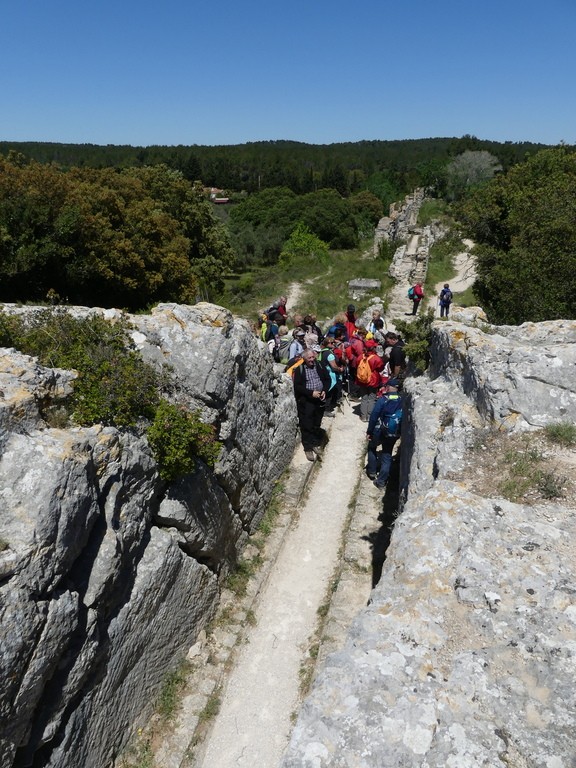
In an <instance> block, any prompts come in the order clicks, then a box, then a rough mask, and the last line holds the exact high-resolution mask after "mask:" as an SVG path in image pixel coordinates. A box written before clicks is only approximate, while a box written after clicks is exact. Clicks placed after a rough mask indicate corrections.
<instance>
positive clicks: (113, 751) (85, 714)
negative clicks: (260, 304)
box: [0, 304, 296, 768]
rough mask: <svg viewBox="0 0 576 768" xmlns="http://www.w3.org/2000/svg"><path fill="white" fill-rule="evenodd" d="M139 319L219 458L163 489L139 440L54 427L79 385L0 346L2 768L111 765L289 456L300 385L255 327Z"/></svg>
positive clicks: (196, 312) (126, 434)
mask: <svg viewBox="0 0 576 768" xmlns="http://www.w3.org/2000/svg"><path fill="white" fill-rule="evenodd" d="M12 309H13V311H14V312H18V313H20V314H22V313H23V312H27V311H32V310H31V309H30V308H12ZM7 311H10V308H7ZM70 311H72V312H74V313H75V314H77V315H78V316H83V315H86V314H89V313H91V312H100V313H102V314H104V315H105V316H108V317H110V318H114V317H115V316H116V315H118V314H119V313H117V312H116V311H111V310H106V311H104V310H89V309H86V308H72V309H71V310H70ZM131 320H132V322H133V323H134V325H135V330H134V334H133V337H134V341H135V343H136V345H137V346H138V347H139V348H140V349H141V351H142V354H143V355H144V357H145V358H146V359H147V360H149V361H150V362H152V363H154V364H157V365H162V364H165V363H167V364H169V365H170V367H171V370H172V375H173V394H172V397H173V399H174V400H175V401H176V402H179V403H182V404H184V405H187V406H190V407H192V408H199V409H200V410H201V412H202V417H203V418H204V420H205V421H207V422H210V423H212V424H214V425H215V426H216V428H217V432H218V437H219V439H220V440H221V441H222V451H221V455H220V459H219V461H218V463H217V465H216V467H215V469H214V470H210V469H208V468H207V467H205V466H204V465H203V464H202V463H201V462H198V464H197V467H196V470H195V471H194V473H192V474H191V475H189V476H187V477H185V478H182V479H180V480H179V481H177V482H175V483H173V484H169V485H167V484H166V483H165V482H163V481H162V480H161V479H160V477H159V475H158V471H157V466H156V464H155V462H154V460H153V457H152V455H151V452H150V449H149V446H148V443H147V440H146V437H145V434H144V433H143V432H142V431H138V430H122V431H120V430H117V429H114V428H110V427H107V428H103V427H99V426H94V427H90V428H70V429H55V428H50V427H49V426H48V424H47V422H46V420H45V418H46V412H47V410H49V409H50V407H51V406H54V405H58V404H59V403H61V402H62V401H63V400H65V398H66V397H67V396H68V395H69V394H70V392H71V388H72V386H73V381H74V378H75V376H76V374H75V372H68V371H57V370H52V369H47V368H44V367H42V366H40V365H39V364H38V363H37V361H35V360H34V359H32V358H29V357H27V356H25V355H20V354H19V353H17V352H15V351H14V350H5V349H4V350H0V385H1V388H2V393H3V396H2V397H1V398H0V451H1V452H0V505H1V511H0V536H1V542H2V548H1V551H0V681H1V683H0V718H1V721H2V731H1V735H0V764H1V765H2V766H3V767H4V766H6V768H8V767H9V766H25V765H32V764H34V765H35V766H53V767H54V768H68V767H69V768H78V766H83V768H102V767H103V766H105V765H109V764H110V763H111V761H112V759H113V758H114V757H115V756H116V755H117V754H118V751H119V749H120V748H121V747H122V745H123V744H124V743H125V742H126V740H127V739H128V738H129V736H130V734H131V732H132V730H133V728H134V725H135V723H137V722H138V721H139V719H140V720H142V719H144V718H145V717H146V716H147V715H149V714H150V711H151V708H152V706H153V704H154V700H155V697H156V695H157V693H158V691H159V688H160V686H161V684H162V682H163V680H164V678H165V676H166V674H167V672H168V671H170V670H171V669H173V668H174V666H175V665H176V664H177V662H178V661H179V659H180V658H181V655H182V654H183V653H184V652H185V651H186V650H187V649H188V648H189V647H190V645H192V643H193V642H194V640H195V638H196V636H197V635H198V632H199V631H200V630H201V628H202V627H203V626H204V625H205V623H206V622H207V620H208V619H209V618H210V617H211V615H212V614H213V612H214V610H215V607H216V604H217V600H218V596H219V582H220V581H221V579H222V577H223V576H224V575H225V574H226V573H227V572H228V570H229V567H230V565H231V563H233V562H234V561H235V560H236V558H237V556H238V553H239V551H240V549H241V547H242V545H243V543H244V541H245V539H246V537H247V535H248V533H249V532H251V531H253V530H254V529H255V528H256V526H257V525H258V522H259V521H260V519H261V518H262V516H263V514H264V512H265V510H266V507H267V504H268V502H269V499H270V496H271V493H272V490H273V487H274V484H275V481H276V480H277V478H278V477H279V475H280V473H281V471H282V468H283V467H284V466H285V464H286V462H287V461H288V460H289V457H290V456H291V454H292V451H293V448H294V441H295V435H296V419H295V406H294V399H293V396H292V391H291V386H290V382H289V380H288V379H287V377H285V376H282V375H280V374H278V373H277V372H275V371H274V368H273V365H272V362H271V359H270V356H269V354H268V353H267V351H266V350H265V349H264V346H263V344H262V343H261V342H259V341H258V340H257V339H256V338H255V337H254V336H253V334H252V333H251V332H250V329H249V328H248V326H247V324H246V323H244V322H242V321H238V320H235V319H234V318H233V317H232V315H231V314H230V313H229V312H227V311H226V310H223V309H222V308H220V307H216V306H214V305H210V304H198V305H196V306H194V307H188V306H186V307H185V306H179V305H161V306H159V307H157V308H156V309H155V310H154V312H153V314H152V315H150V316H144V315H139V316H135V317H132V318H131Z"/></svg>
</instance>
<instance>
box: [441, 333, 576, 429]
mask: <svg viewBox="0 0 576 768" xmlns="http://www.w3.org/2000/svg"><path fill="white" fill-rule="evenodd" d="M488 330H489V332H488V333H486V332H484V331H482V330H481V329H479V328H475V327H470V326H467V325H463V324H461V323H456V322H454V321H452V320H450V321H448V322H442V323H440V322H439V323H438V324H436V325H435V328H434V334H433V337H432V348H431V355H432V359H431V366H430V373H431V376H432V377H436V376H440V377H443V378H445V379H446V380H447V381H450V382H453V383H454V384H455V385H456V386H457V387H458V388H459V389H461V390H462V391H463V392H464V393H465V394H466V395H467V396H468V397H470V399H471V400H472V401H473V402H474V404H475V405H476V407H477V408H478V411H479V412H480V414H481V415H482V416H483V417H484V418H485V419H486V420H488V421H490V422H494V423H496V424H498V425H500V426H502V427H503V428H505V429H507V430H521V429H530V428H537V427H542V426H544V425H546V424H549V423H551V422H555V421H566V420H567V421H572V422H574V421H576V321H554V322H548V323H525V324H524V325H521V326H518V327H514V328H512V327H510V326H503V327H500V326H491V327H490V329H488Z"/></svg>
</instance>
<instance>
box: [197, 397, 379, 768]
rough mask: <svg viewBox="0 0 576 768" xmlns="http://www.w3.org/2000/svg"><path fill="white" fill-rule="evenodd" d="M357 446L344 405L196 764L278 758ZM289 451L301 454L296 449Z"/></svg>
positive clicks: (342, 518) (227, 767)
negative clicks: (345, 469) (344, 469)
mask: <svg viewBox="0 0 576 768" xmlns="http://www.w3.org/2000/svg"><path fill="white" fill-rule="evenodd" d="M364 447H365V425H364V424H362V422H361V421H360V419H359V418H358V416H357V415H356V414H355V413H354V412H353V411H352V408H351V407H350V405H346V406H345V407H344V410H343V412H342V413H340V414H338V415H337V416H336V418H335V419H334V424H333V426H332V430H331V439H330V443H329V445H328V447H327V448H326V452H325V457H324V460H323V462H322V463H321V464H319V465H318V466H317V467H316V474H315V477H314V480H313V482H312V485H311V487H310V490H309V494H308V498H307V500H306V502H305V503H304V504H303V505H302V507H301V509H300V510H299V514H297V516H296V519H295V522H294V523H293V526H292V528H291V530H290V531H289V532H288V534H287V535H286V537H285V540H284V543H283V546H282V549H281V551H280V553H279V555H278V558H277V560H276V563H275V565H274V569H273V571H272V572H271V574H270V576H269V579H268V583H267V584H266V586H265V588H264V590H263V592H262V593H261V595H260V598H259V600H258V603H257V605H256V607H255V610H254V613H255V625H254V626H253V627H252V628H251V630H250V631H249V633H248V636H247V642H246V645H244V646H243V647H242V648H241V650H240V651H239V654H238V657H237V660H236V663H235V665H234V669H233V670H232V672H231V673H230V676H229V678H228V681H227V683H226V688H225V691H224V695H223V702H222V707H221V710H220V712H219V714H218V716H217V718H216V720H215V722H214V725H213V728H212V730H211V733H210V735H209V737H208V739H207V741H206V743H205V744H204V746H203V748H202V749H201V752H202V754H198V755H197V757H196V761H195V763H194V765H195V766H198V768H200V767H202V768H214V766H218V768H233V767H234V768H242V767H243V766H244V767H245V768H254V766H262V768H264V766H266V768H274V766H277V765H278V764H279V762H280V759H281V756H282V753H283V751H284V749H285V747H286V745H287V743H288V739H289V736H290V732H291V728H292V717H293V714H294V713H295V712H297V710H298V707H299V704H300V696H301V692H300V680H301V669H302V667H303V665H305V664H306V662H307V660H309V658H310V654H309V648H310V643H311V642H313V637H314V634H315V632H316V630H317V626H318V611H319V609H320V608H321V606H323V604H325V601H326V599H327V595H328V594H329V592H330V583H331V579H332V577H333V573H334V568H335V564H337V563H338V559H339V558H338V553H339V549H340V546H341V542H342V536H343V530H344V529H345V526H346V522H347V518H348V515H349V505H350V503H351V501H352V499H353V496H354V493H355V488H356V484H357V481H358V475H359V472H360V467H359V462H360V458H361V456H362V455H363V452H364ZM296 459H297V460H299V461H306V459H305V458H304V456H303V452H302V451H301V449H297V456H296ZM343 468H347V471H343ZM366 480H367V479H366ZM367 482H368V481H367ZM373 490H374V491H375V489H373ZM375 503H376V502H375ZM376 517H377V515H376ZM368 548H369V546H368V544H366V550H368ZM363 581H364V583H365V589H364V591H363V592H360V593H359V594H358V595H357V599H358V600H359V602H358V604H357V606H356V607H355V608H354V609H353V610H358V609H359V608H360V606H361V605H362V604H363V603H365V601H366V599H367V597H368V594H369V591H370V588H371V583H370V577H369V575H368V574H366V573H365V574H364V575H363ZM311 638H312V640H311ZM199 752H200V750H199Z"/></svg>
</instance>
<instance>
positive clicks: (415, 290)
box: [408, 281, 424, 315]
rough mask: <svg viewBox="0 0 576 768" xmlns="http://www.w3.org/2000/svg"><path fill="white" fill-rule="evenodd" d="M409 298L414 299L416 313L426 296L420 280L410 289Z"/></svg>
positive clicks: (413, 311)
mask: <svg viewBox="0 0 576 768" xmlns="http://www.w3.org/2000/svg"><path fill="white" fill-rule="evenodd" d="M408 298H409V299H410V300H411V301H412V314H413V315H415V314H416V312H418V307H419V306H420V302H421V301H422V299H423V298H424V288H423V287H422V283H421V282H420V281H418V282H417V283H416V285H413V286H412V288H410V289H409V290H408ZM409 314H410V313H409Z"/></svg>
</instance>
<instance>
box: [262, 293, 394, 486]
mask: <svg viewBox="0 0 576 768" xmlns="http://www.w3.org/2000/svg"><path fill="white" fill-rule="evenodd" d="M290 325H291V326H292V328H291V329H289V327H288V315H287V311H286V298H285V297H284V296H281V297H280V298H279V299H278V300H277V301H275V302H274V304H273V305H272V306H271V307H270V308H269V309H268V310H267V311H266V312H265V313H263V314H262V316H261V325H260V335H261V338H262V340H263V341H264V342H266V344H267V345H268V348H269V350H270V352H271V354H272V355H273V357H274V359H275V360H276V361H277V362H280V363H283V364H284V366H285V370H286V372H287V373H288V374H289V375H290V376H291V377H292V380H293V386H294V396H295V399H296V405H297V411H298V422H299V427H300V434H301V440H302V447H303V449H304V453H305V455H306V458H307V459H308V460H309V461H318V460H321V458H322V455H323V452H324V447H325V445H326V442H327V435H326V432H325V430H323V429H322V419H323V418H324V417H332V416H334V415H335V412H336V410H337V409H338V408H339V407H340V406H341V404H342V401H343V399H348V400H350V401H355V402H357V403H359V414H360V418H361V419H362V421H364V422H366V423H367V439H368V464H367V468H366V471H367V474H368V476H369V477H370V479H371V480H373V481H374V483H375V485H376V486H377V487H378V488H383V487H384V486H385V484H386V481H387V479H388V474H389V471H390V466H391V462H392V449H393V447H394V445H395V443H396V441H397V440H398V437H399V434H400V422H401V417H402V397H401V395H400V394H399V389H400V384H401V380H402V377H403V375H404V370H405V367H406V354H405V351H404V341H403V340H402V339H401V338H400V336H399V335H398V334H397V333H394V332H393V331H385V330H384V320H383V318H382V317H381V313H380V311H379V310H377V309H374V310H373V311H372V316H371V319H370V320H369V322H367V323H366V324H362V323H361V322H360V320H359V319H358V317H357V315H356V307H355V306H354V305H353V304H349V305H348V307H347V308H346V311H345V312H342V313H340V314H338V315H336V317H335V318H334V320H333V322H332V323H331V324H330V326H329V327H328V329H327V330H326V332H324V331H323V330H322V329H321V328H320V327H319V326H318V324H317V322H316V317H315V316H314V315H313V314H307V315H298V314H295V315H294V316H293V317H292V322H291V323H290ZM379 448H381V451H379Z"/></svg>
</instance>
